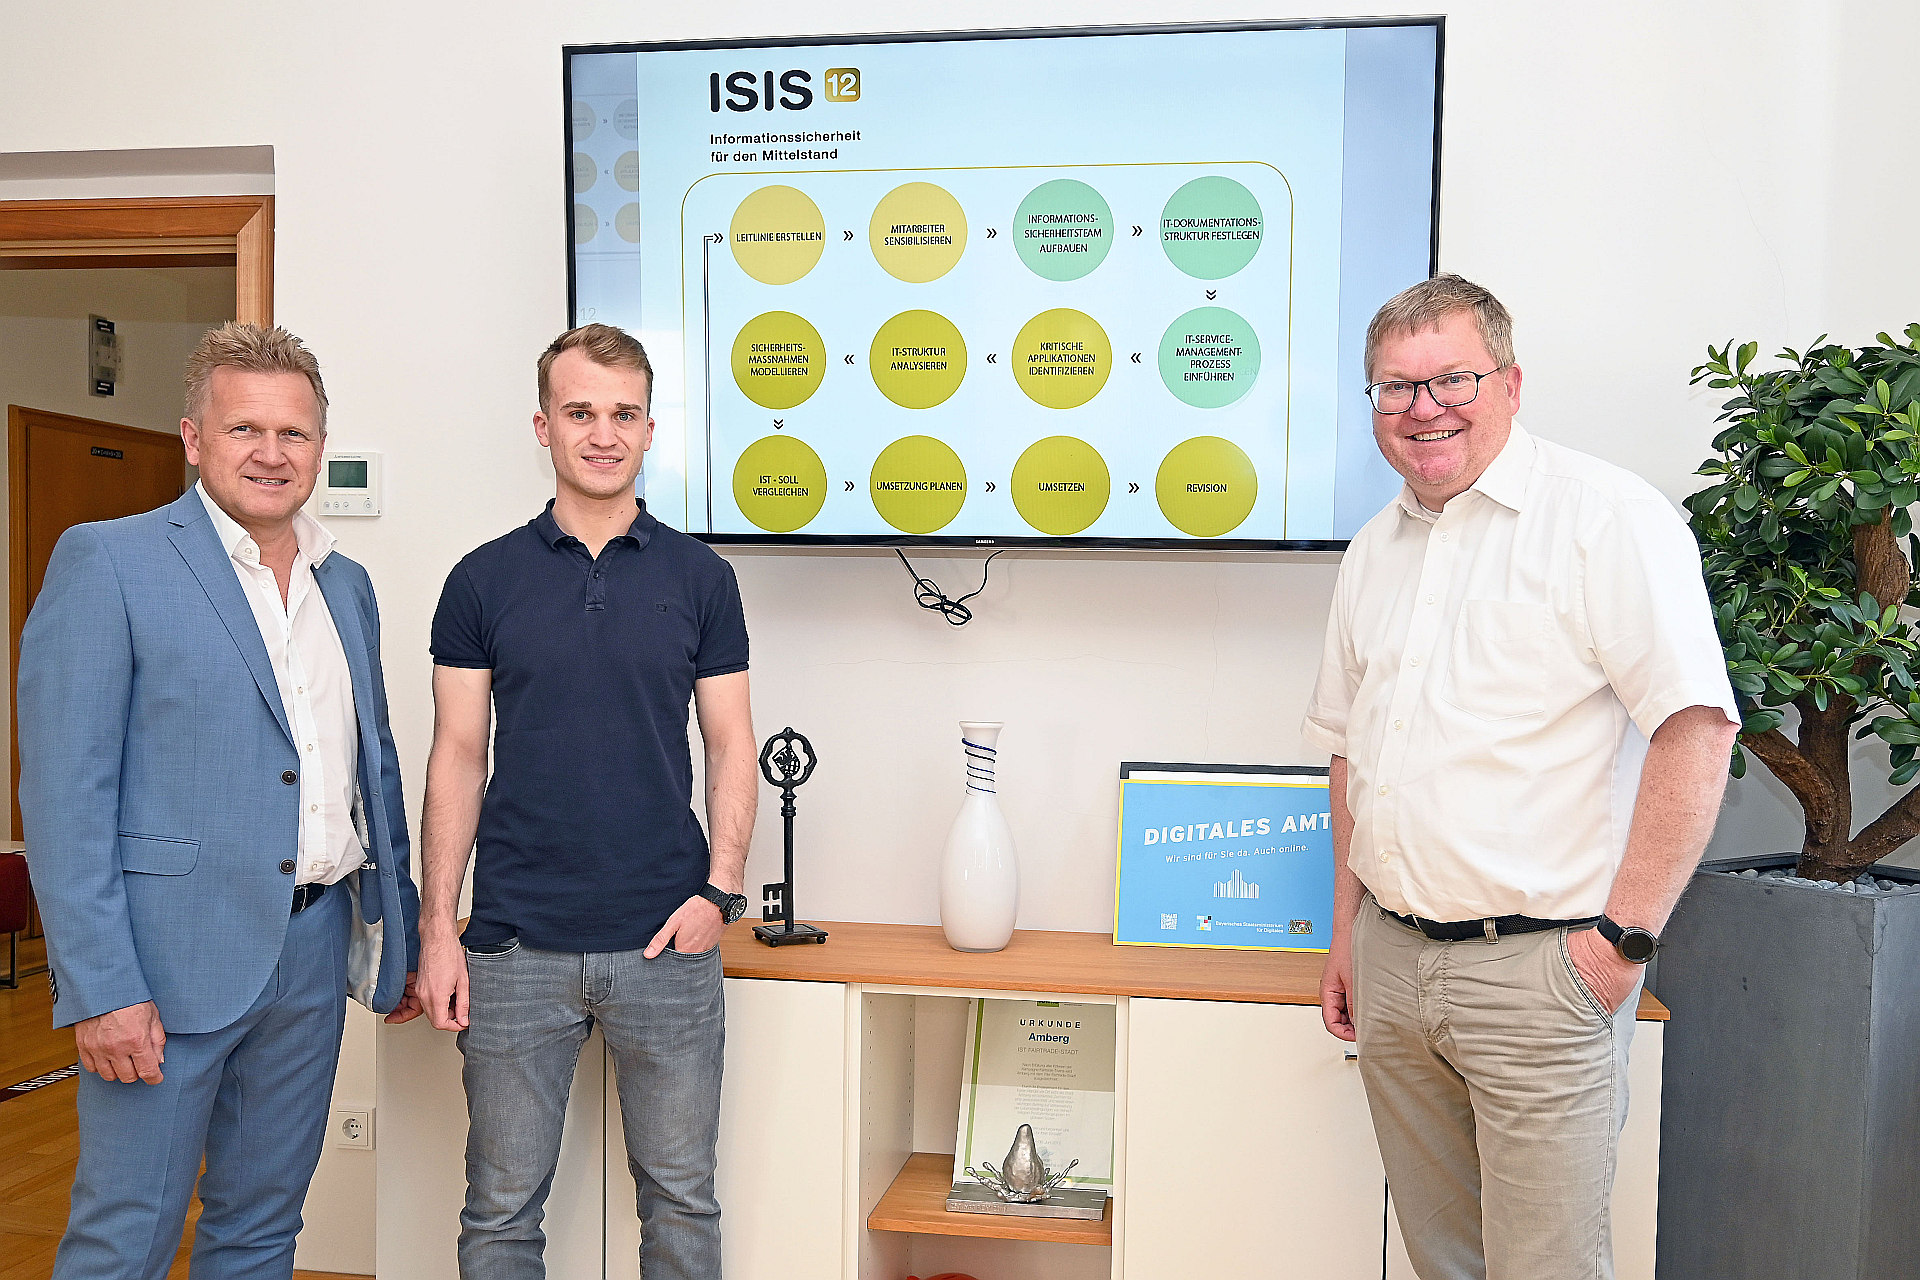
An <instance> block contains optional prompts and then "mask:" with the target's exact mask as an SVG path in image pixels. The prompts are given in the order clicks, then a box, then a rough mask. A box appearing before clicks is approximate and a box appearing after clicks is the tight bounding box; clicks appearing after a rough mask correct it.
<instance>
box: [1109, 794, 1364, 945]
mask: <svg viewBox="0 0 1920 1280" xmlns="http://www.w3.org/2000/svg"><path fill="white" fill-rule="evenodd" d="M1332 919H1333V813H1332V808H1331V805H1330V803H1329V801H1328V795H1327V770H1326V769H1325V768H1314V767H1310V766H1305V765H1241V764H1142V763H1129V764H1123V765H1121V766H1120V838H1119V866H1118V869H1117V871H1116V873H1115V875H1114V893H1113V940H1114V941H1115V942H1116V943H1119V944H1121V945H1123V946H1147V947H1228V948H1246V949H1252V950H1261V951H1325V950H1326V949H1327V945H1328V939H1329V937H1330V936H1331V927H1332Z"/></svg>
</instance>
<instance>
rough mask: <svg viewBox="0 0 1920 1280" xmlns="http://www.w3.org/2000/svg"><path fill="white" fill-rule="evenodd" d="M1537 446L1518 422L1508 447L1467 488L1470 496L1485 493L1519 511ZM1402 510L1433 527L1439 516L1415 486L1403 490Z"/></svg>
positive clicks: (1504, 505) (1401, 497)
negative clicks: (1421, 498) (1414, 489)
mask: <svg viewBox="0 0 1920 1280" xmlns="http://www.w3.org/2000/svg"><path fill="white" fill-rule="evenodd" d="M1536 452H1538V446H1537V445H1536V444H1535V443H1534V439H1533V437H1532V436H1531V435H1528V434H1527V431H1526V429H1525V428H1524V427H1522V426H1521V425H1520V424H1519V423H1518V422H1515V423H1514V424H1513V425H1512V427H1511V428H1510V429H1509V431H1508V434H1507V443H1506V444H1505V445H1503V446H1502V447H1501V449H1500V452H1499V453H1497V454H1495V455H1494V459H1493V461H1492V462H1489V463H1488V464H1487V469H1486V470H1485V471H1482V472H1481V473H1480V478H1479V479H1478V480H1475V481H1474V482H1473V483H1472V484H1470V485H1468V486H1467V492H1468V493H1483V494H1485V495H1486V496H1487V497H1489V498H1492V499H1493V500H1494V501H1495V502H1497V503H1499V504H1500V505H1501V506H1503V507H1506V508H1507V509H1508V510H1511V511H1518V510H1520V507H1521V505H1522V504H1523V503H1524V502H1525V501H1526V497H1527V477H1528V475H1529V474H1530V473H1531V472H1532V470H1533V458H1534V454H1535V453H1536ZM1400 509H1401V510H1402V511H1404V512H1406V513H1407V514H1408V515H1410V516H1412V517H1413V518H1414V519H1416V520H1424V521H1426V522H1427V523H1428V524H1432V523H1433V522H1434V521H1435V520H1437V519H1438V518H1439V513H1438V512H1436V511H1429V510H1427V508H1426V507H1425V506H1424V505H1423V504H1422V503H1421V501H1420V499H1419V498H1418V497H1417V496H1415V494H1414V492H1413V486H1412V485H1408V484H1402V485H1401V486H1400Z"/></svg>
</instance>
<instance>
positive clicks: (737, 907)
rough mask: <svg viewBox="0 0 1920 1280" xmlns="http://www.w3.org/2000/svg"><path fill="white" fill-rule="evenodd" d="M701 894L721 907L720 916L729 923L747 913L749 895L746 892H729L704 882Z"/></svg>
mask: <svg viewBox="0 0 1920 1280" xmlns="http://www.w3.org/2000/svg"><path fill="white" fill-rule="evenodd" d="M700 896H701V897H703V898H705V899H706V900H707V901H708V902H711V903H712V904H713V905H714V906H716V907H718V908H720V918H721V919H722V920H724V921H725V922H726V923H728V924H732V923H733V922H734V921H735V920H738V919H739V918H740V917H741V916H743V915H745V914H747V895H746V894H744V893H728V892H727V891H726V890H725V889H716V888H714V887H713V886H712V885H710V884H703V885H701V886H700Z"/></svg>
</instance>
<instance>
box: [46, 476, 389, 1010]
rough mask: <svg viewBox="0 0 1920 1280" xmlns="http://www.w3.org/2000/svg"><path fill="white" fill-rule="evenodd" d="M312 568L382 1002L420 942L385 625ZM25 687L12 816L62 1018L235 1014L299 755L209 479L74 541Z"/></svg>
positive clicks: (278, 918)
mask: <svg viewBox="0 0 1920 1280" xmlns="http://www.w3.org/2000/svg"><path fill="white" fill-rule="evenodd" d="M313 575H314V581H315V583H316V584H317V585H318V586H319V588H320V591H321V593H322V595H324V596H325V598H326V601H327V608H328V609H329V610H330V611H331V612H332V614H333V625H334V629H335V630H336V631H338V632H339V634H340V643H341V646H342V647H343V648H344V649H345V650H346V656H347V668H348V670H349V672H350V673H351V674H352V677H353V702H354V710H355V711H356V712H357V713H358V717H359V722H360V744H359V745H360V750H359V759H360V776H359V781H360V791H361V795H362V797H363V799H364V801H365V806H366V813H367V828H368V835H369V837H370V839H371V842H372V848H371V851H370V852H369V854H368V858H369V860H370V862H371V863H372V866H371V867H369V868H367V869H363V870H362V871H360V872H358V873H356V874H358V875H359V876H360V890H361V893H360V901H361V909H362V911H363V913H364V914H365V917H366V919H367V920H368V921H369V922H370V923H371V922H374V921H379V920H384V921H385V941H384V950H383V954H382V957H381V965H380V980H379V987H378V991H377V994H376V997H375V1003H376V1005H377V1006H378V1007H379V1008H380V1009H381V1010H383V1011H384V1010H388V1009H391V1008H392V1007H393V1006H394V1005H395V1004H397V1003H398V1002H399V999H400V995H401V992H402V990H403V989H404V987H405V983H406V975H407V972H408V971H409V970H411V969H413V968H415V967H416V965H417V963H418V956H419V945H420V944H419V939H418V935H417V932H416V925H417V922H418V919H419V898H418V895H417V894H416V893H415V891H414V886H413V881H412V878H411V877H410V876H409V874H408V870H407V819H406V810H405V808H404V805H403V803H402V800H401V795H400V768H399V763H398V761H397V760H396V758H395V755H394V749H393V734H392V732H391V730H390V729H389V728H388V725H387V692H386V684H385V681H384V679H383V678H382V676H381V672H380V618H379V613H378V610H377V608H376V606H375V604H374V599H373V584H372V582H371V581H369V580H368V578H367V571H366V570H365V569H363V568H361V567H360V566H359V565H358V564H355V563H354V562H353V561H351V560H349V559H347V558H346V557H345V556H343V555H341V554H340V553H339V552H337V551H336V552H335V553H333V554H332V555H329V556H328V557H327V558H326V560H325V561H324V562H323V563H321V564H320V565H318V566H317V567H316V568H315V569H314V571H313ZM19 687H20V695H19V698H20V705H19V717H20V811H21V814H22V815H23V817H24V819H25V822H26V832H25V834H26V843H27V863H28V867H29V869H30V870H31V873H32V877H33V889H34V896H35V897H36V898H37V899H38V901H39V903H40V910H41V914H42V916H43V917H44V918H45V921H46V931H47V951H48V959H49V966H50V967H49V970H48V979H49V982H50V983H52V985H53V989H54V1003H53V1023H54V1025H55V1026H56V1027H62V1026H67V1025H70V1024H72V1023H74V1022H78V1021H79V1020H80V1019H82V1018H90V1017H93V1016H95V1015H97V1014H102V1013H107V1012H109V1011H111V1010H114V1009H121V1008H125V1007H126V1006H128V1005H133V1004H139V1003H140V1002H141V1001H144V1000H151V1001H153V1002H154V1004H155V1005H156V1006H157V1007H158V1009H159V1013H160V1020H161V1024H162V1025H163V1026H164V1027H165V1028H166V1029H167V1030H168V1031H169V1032H207V1031H217V1030H219V1029H220V1028H222V1027H225V1026H227V1025H229V1024H231V1023H232V1022H234V1021H235V1020H236V1019H238V1018H239V1017H240V1016H241V1015H242V1014H244V1013H245V1012H246V1011H247V1009H248V1008H249V1007H250V1006H251V1005H252V1003H253V1001H254V999H255V997H256V996H258V995H259V994H260V992H261V990H262V989H263V988H264V987H265V986H266V984H267V981H268V979H269V978H271V977H272V975H273V969H274V965H275V964H276V963H277V962H278V961H279V958H280V948H281V943H282V941H283V940H284V938H285V936H286V930H287V918H288V912H289V908H290V906H291V903H292V900H293V886H294V876H293V874H292V872H291V867H292V863H291V862H290V861H288V860H290V859H292V858H293V857H294V855H295V853H296V852H297V849H298V842H299V824H300V788H299V786H298V785H297V777H298V770H299V769H300V768H301V760H300V754H299V752H298V751H297V750H296V748H295V746H294V741H293V735H292V731H291V730H290V729H289V728H288V725H287V714H286V710H285V708H283V707H282V706H281V704H280V690H279V686H278V685H277V684H276V683H275V681H274V676H273V667H272V665H271V664H270V663H269V661H268V659H267V649H266V645H265V644H264V643H263V642H262V641H261V639H260V628H259V624H258V623H257V622H255V620H254V616H253V610H252V608H251V607H250V606H249V605H248V603H247V599H246V596H245V594H244V593H243V592H242V590H241V587H240V582H239V579H238V578H237V577H236V576H235V574H234V570H233V564H232V562H231V561H230V560H229V559H228V558H227V553H226V551H225V549H224V548H222V547H221V545H220V540H219V538H218V536H217V535H216V534H215V531H214V527H213V523H212V521H210V520H209V519H208V518H207V512H206V507H205V506H204V505H202V503H201V500H200V497H199V495H198V494H197V493H195V492H194V491H192V490H189V491H188V492H187V493H186V494H185V495H184V496H182V497H181V498H180V499H179V500H177V501H175V502H174V503H173V504H171V505H170V506H166V507H162V508H160V509H159V510H157V511H149V512H147V513H146V514H145V515H138V516H129V517H127V518H126V519H124V520H110V521H106V522H103V523H99V524H83V525H76V526H74V527H73V528H71V529H69V530H67V532H66V533H65V534H63V535H62V536H61V538H60V542H59V544H58V545H57V546H55V547H54V550H53V559H52V561H51V563H49V564H48V566H47V576H46V582H45V585H44V586H42V587H41V589H40V595H39V598H38V599H37V600H36V601H35V603H34V606H33V613H32V614H31V615H30V616H29V617H28V619H27V625H26V629H25V631H24V632H22V634H21V637H20V686H19ZM288 777H291V778H294V779H296V782H295V783H289V782H287V781H284V780H283V779H284V778H288ZM335 891H336V892H341V891H344V885H342V886H340V887H339V888H337V889H336V890H335Z"/></svg>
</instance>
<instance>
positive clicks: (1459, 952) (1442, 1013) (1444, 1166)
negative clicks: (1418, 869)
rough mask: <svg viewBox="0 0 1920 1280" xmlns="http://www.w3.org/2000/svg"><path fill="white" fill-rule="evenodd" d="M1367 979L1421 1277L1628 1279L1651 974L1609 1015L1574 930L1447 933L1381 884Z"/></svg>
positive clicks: (1365, 923)
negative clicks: (1636, 1032) (1632, 1107)
mask: <svg viewBox="0 0 1920 1280" xmlns="http://www.w3.org/2000/svg"><path fill="white" fill-rule="evenodd" d="M1353 978H1354V982H1353V987H1354V990H1353V996H1354V1000H1355V1001H1356V1003H1357V1005H1358V1008H1357V1011H1356V1016H1355V1018H1354V1025H1355V1027H1356V1028H1357V1029H1358V1031H1359V1041H1360V1042H1359V1049H1360V1075H1361V1079H1362V1080H1363V1081H1364V1083H1365V1085H1366V1090H1367V1104H1368V1107H1369V1109H1370V1110H1371V1111H1372V1113H1373V1128H1374V1133H1375V1135H1376V1136H1377V1137H1378V1139H1379V1143H1380V1158H1381V1161H1382V1162H1383V1163H1384V1164H1385V1166H1386V1170H1387V1185H1388V1187H1389V1188H1390V1189H1391V1191H1392V1194H1393V1202H1394V1208H1395V1210H1396V1212H1397V1213H1398V1215H1399V1218H1400V1231H1401V1234H1402V1235H1403V1236H1404V1237H1405V1240H1406V1246H1407V1255H1408V1257H1409V1258H1410V1259H1411V1261H1412V1262H1413V1268H1414V1271H1415V1272H1416V1273H1417V1274H1418V1275H1419V1276H1420V1277H1421V1280H1612V1277H1613V1240H1612V1221H1611V1217H1610V1213H1609V1202H1610V1199H1611V1196H1612V1190H1613V1173H1614V1162H1615V1155H1616V1152H1617V1151H1618V1148H1619V1142H1620V1127H1621V1126H1622V1125H1623V1124H1624V1123H1625V1122H1626V1118H1627V1046H1628V1042H1629V1041H1630V1040H1631V1039H1632V1036H1633V1018H1634V1010H1635V1008H1636V1007H1637V1005H1638V1003H1639V987H1638V986H1637V985H1636V986H1635V988H1634V991H1633V993H1632V995H1630V996H1629V997H1628V999H1627V1001H1626V1002H1625V1004H1624V1005H1622V1011H1621V1012H1619V1013H1616V1014H1609V1013H1608V1012H1607V1011H1606V1010H1604V1009H1602V1008H1601V1007H1600V1005H1599V1003H1598V1002H1597V1001H1596V1000H1595V999H1594V998H1593V996H1592V995H1591V994H1590V993H1589V992H1588V991H1587V988H1586V985H1585V984H1584V983H1583V982H1581V981H1580V978H1579V975H1578V974H1577V973H1576V972H1575V971H1574V968H1573V961H1572V960H1571V959H1570V958H1569V957H1568V954H1567V930H1565V929H1549V930H1546V931H1544V932H1541V933H1528V934H1517V935H1514V936H1512V937H1504V938H1501V939H1499V940H1498V941H1495V942H1487V941H1486V940H1484V939H1475V940H1473V941H1469V942H1434V941H1432V940H1430V939H1428V938H1427V937H1425V936H1424V935H1423V934H1420V933H1418V932H1416V931H1415V930H1413V929H1410V928H1408V927H1407V926H1406V925H1403V924H1401V923H1400V922H1399V921H1397V920H1394V919H1393V918H1392V917H1390V916H1387V915H1385V914H1384V913H1382V911H1381V910H1380V908H1379V907H1378V905H1376V904H1375V902H1374V900H1373V898H1372V896H1371V895H1368V896H1367V897H1366V898H1364V899H1363V900H1362V902H1361V906H1360V914H1359V918H1358V919H1357V920H1356V921H1355V922H1354V932H1353Z"/></svg>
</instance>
